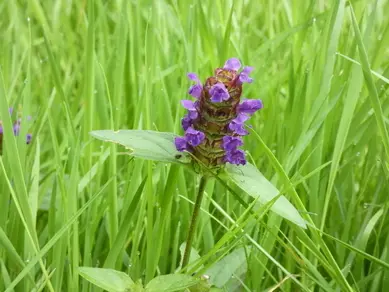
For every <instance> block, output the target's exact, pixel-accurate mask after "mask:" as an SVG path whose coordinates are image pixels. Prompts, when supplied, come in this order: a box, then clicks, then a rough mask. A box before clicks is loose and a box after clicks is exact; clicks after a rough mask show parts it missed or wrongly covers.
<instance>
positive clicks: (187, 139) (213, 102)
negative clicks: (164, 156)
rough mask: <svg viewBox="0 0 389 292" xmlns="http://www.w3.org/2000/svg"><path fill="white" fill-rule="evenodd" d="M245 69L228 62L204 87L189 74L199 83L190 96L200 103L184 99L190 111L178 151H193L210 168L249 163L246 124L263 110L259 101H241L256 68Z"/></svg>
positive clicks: (193, 78) (234, 61)
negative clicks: (245, 144)
mask: <svg viewBox="0 0 389 292" xmlns="http://www.w3.org/2000/svg"><path fill="white" fill-rule="evenodd" d="M241 67H242V65H241V62H240V61H239V59H237V58H231V59H229V60H227V61H226V62H225V64H224V66H223V68H217V69H216V70H215V76H211V77H209V78H207V80H206V82H205V83H204V84H202V83H201V81H200V79H199V78H198V76H197V75H196V74H194V73H189V74H188V78H189V79H190V80H191V81H194V82H196V83H195V84H194V85H192V86H191V87H190V88H189V91H188V93H189V94H190V95H192V96H193V97H195V98H196V99H197V101H195V102H193V101H190V100H183V101H182V102H181V103H182V105H183V107H184V108H185V109H187V110H188V113H187V114H186V116H185V117H184V118H183V119H182V121H181V124H182V127H183V129H184V130H185V135H184V137H176V139H175V145H176V148H177V150H178V151H188V152H191V153H192V154H193V155H194V156H195V157H196V158H197V159H198V160H200V161H201V162H202V163H204V164H206V165H207V166H210V167H220V166H223V165H224V164H225V163H226V162H228V163H231V164H237V165H239V164H246V158H245V153H244V151H243V150H240V149H238V147H241V146H243V141H242V138H241V136H245V135H247V134H248V133H249V132H248V131H247V130H246V129H245V125H244V123H245V122H246V121H247V120H248V119H250V117H251V116H252V115H253V114H254V113H255V112H256V111H258V110H260V109H261V108H263V104H262V101H261V100H259V99H244V100H243V101H241V95H242V89H243V88H242V85H243V83H251V82H252V81H253V79H252V78H251V77H250V76H249V74H250V73H251V72H252V71H253V67H249V66H246V67H243V69H242V70H241V72H238V71H239V70H240V68H241Z"/></svg>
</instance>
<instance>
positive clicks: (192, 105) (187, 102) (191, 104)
mask: <svg viewBox="0 0 389 292" xmlns="http://www.w3.org/2000/svg"><path fill="white" fill-rule="evenodd" d="M181 104H182V106H183V107H184V108H186V109H187V110H196V108H195V103H194V102H193V101H191V100H188V99H184V100H181Z"/></svg>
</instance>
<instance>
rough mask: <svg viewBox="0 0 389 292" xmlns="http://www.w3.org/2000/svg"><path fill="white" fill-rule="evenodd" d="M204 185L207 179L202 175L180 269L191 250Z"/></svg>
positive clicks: (187, 260) (185, 263)
mask: <svg viewBox="0 0 389 292" xmlns="http://www.w3.org/2000/svg"><path fill="white" fill-rule="evenodd" d="M206 184H207V177H206V176H205V175H203V176H202V177H201V179H200V185H199V190H198V193H197V197H196V203H195V205H194V209H193V213H192V219H191V222H190V226H189V232H188V237H187V238H186V246H185V252H184V258H183V260H182V268H184V267H185V266H186V265H187V264H188V262H189V258H190V251H191V249H192V242H193V238H194V235H195V233H196V225H197V219H198V217H199V211H200V207H201V201H202V200H203V196H204V190H205V186H206Z"/></svg>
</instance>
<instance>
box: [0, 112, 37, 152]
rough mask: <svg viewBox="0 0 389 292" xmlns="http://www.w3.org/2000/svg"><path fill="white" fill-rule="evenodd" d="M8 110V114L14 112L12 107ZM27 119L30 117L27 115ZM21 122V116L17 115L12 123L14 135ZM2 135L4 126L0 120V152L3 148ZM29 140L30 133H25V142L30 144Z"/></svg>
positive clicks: (17, 133) (17, 131)
mask: <svg viewBox="0 0 389 292" xmlns="http://www.w3.org/2000/svg"><path fill="white" fill-rule="evenodd" d="M8 112H9V114H10V115H12V114H13V112H14V109H13V108H12V107H11V108H9V110H8ZM27 119H28V120H30V119H31V117H28V118H27ZM21 123H22V118H21V117H19V118H18V119H17V120H16V121H15V122H14V123H13V127H12V130H13V134H14V136H19V133H20V127H21ZM3 136H4V128H3V123H2V122H1V121H0V154H1V152H2V149H3ZM31 140H32V135H31V134H27V135H26V144H30V143H31Z"/></svg>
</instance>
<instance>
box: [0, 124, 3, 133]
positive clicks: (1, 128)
mask: <svg viewBox="0 0 389 292" xmlns="http://www.w3.org/2000/svg"><path fill="white" fill-rule="evenodd" d="M0 134H3V126H2V125H1V122H0Z"/></svg>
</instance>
